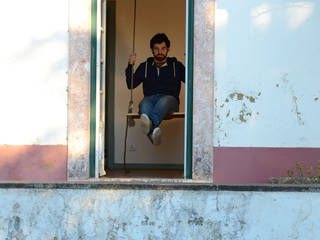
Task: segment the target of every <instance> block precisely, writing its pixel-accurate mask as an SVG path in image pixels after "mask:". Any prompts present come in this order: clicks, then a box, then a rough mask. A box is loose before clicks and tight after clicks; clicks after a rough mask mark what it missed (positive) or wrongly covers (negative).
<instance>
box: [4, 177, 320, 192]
mask: <svg viewBox="0 0 320 240" xmlns="http://www.w3.org/2000/svg"><path fill="white" fill-rule="evenodd" d="M14 188H15V189H75V190H76V189H125V190H186V191H245V192H320V185H278V184H276V185H274V184H241V185H237V184H214V183H208V182H199V181H194V180H182V179H181V180H180V179H179V180H176V179H175V180H172V179H152V180H150V179H118V178H117V179H108V180H107V181H96V180H95V179H93V180H88V181H68V182H0V189H14Z"/></svg>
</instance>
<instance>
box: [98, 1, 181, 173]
mask: <svg viewBox="0 0 320 240" xmlns="http://www.w3.org/2000/svg"><path fill="white" fill-rule="evenodd" d="M168 6H170V7H168ZM102 9H103V7H102ZM133 10H134V1H133V0H108V1H106V8H105V11H106V12H105V13H102V18H101V19H102V22H103V21H104V20H105V22H106V28H105V36H106V39H105V53H106V60H105V66H106V71H105V79H106V81H105V84H106V85H105V148H104V151H105V164H104V168H105V169H106V170H108V171H109V172H110V170H112V169H122V168H123V154H124V153H123V149H124V131H125V123H126V122H125V120H126V118H125V114H126V113H127V112H128V102H129V95H130V92H129V90H128V89H127V87H126V83H125V75H124V70H125V68H126V67H127V59H128V56H129V54H130V53H131V52H132V41H133V30H132V29H133V14H134V12H133ZM103 17H105V19H103ZM158 32H164V33H166V34H167V35H168V37H169V39H170V41H171V51H170V53H169V56H170V57H173V56H174V57H177V58H178V60H179V61H181V62H182V63H183V64H184V65H186V64H185V55H186V54H185V52H186V50H185V49H186V47H185V42H186V1H185V0H174V1H172V0H165V1H161V2H160V5H159V1H156V0H137V6H136V34H135V42H136V46H135V49H136V51H135V52H136V53H137V64H136V66H135V67H137V66H138V65H139V63H141V62H143V61H145V59H146V58H147V57H150V56H152V55H151V51H150V48H149V41H150V38H151V37H152V36H153V35H154V34H156V33H158ZM102 49H103V48H102ZM142 98H143V94H142V86H139V87H138V88H136V89H135V90H134V93H133V100H134V111H133V112H138V104H139V102H140V101H141V99H142ZM180 102H181V103H180V109H179V111H180V112H185V87H184V84H183V83H182V88H181V92H180ZM139 124H140V123H139V120H136V126H135V127H133V128H130V129H129V131H128V140H127V152H126V154H127V155H126V159H127V168H129V169H139V171H140V173H141V172H143V171H146V172H147V171H148V172H149V173H150V172H151V171H154V172H155V175H157V174H159V171H161V170H164V171H167V172H171V173H172V172H174V171H177V172H176V173H180V172H181V176H183V169H184V159H185V156H184V153H185V141H184V139H185V136H184V132H185V124H184V120H183V119H174V120H170V121H164V122H163V123H162V124H161V128H162V129H163V138H162V141H163V143H162V144H161V145H160V146H154V145H152V144H151V143H150V142H149V140H148V139H147V138H146V136H144V135H143V134H142V133H141V131H140V127H139ZM156 172H158V173H156ZM142 175H143V174H142ZM147 175H150V174H147ZM160 175H163V174H160ZM164 175H166V174H164ZM169 175H170V176H172V174H169ZM178 175H179V174H178ZM185 175H186V174H185Z"/></svg>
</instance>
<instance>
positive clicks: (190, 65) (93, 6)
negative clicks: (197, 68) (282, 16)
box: [89, 0, 194, 179]
mask: <svg viewBox="0 0 320 240" xmlns="http://www.w3.org/2000/svg"><path fill="white" fill-rule="evenodd" d="M187 8H188V18H187V21H188V22H187V24H188V26H187V28H188V48H187V49H188V61H187V71H188V79H187V82H188V87H187V91H188V94H187V123H186V125H187V127H186V134H187V138H186V155H187V156H186V164H185V168H186V178H187V179H192V131H193V128H192V124H193V117H192V114H193V47H194V42H193V39H194V0H188V1H187ZM90 49H91V54H90V145H89V177H90V178H94V177H95V170H96V166H95V157H96V94H97V93H96V76H97V71H96V70H97V68H96V64H97V54H96V52H97V0H92V1H91V47H90Z"/></svg>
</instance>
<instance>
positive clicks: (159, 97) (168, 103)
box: [139, 94, 179, 132]
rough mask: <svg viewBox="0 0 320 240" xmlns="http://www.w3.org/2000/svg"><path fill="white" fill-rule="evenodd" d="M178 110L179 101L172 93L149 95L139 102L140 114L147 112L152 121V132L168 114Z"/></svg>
mask: <svg viewBox="0 0 320 240" xmlns="http://www.w3.org/2000/svg"><path fill="white" fill-rule="evenodd" d="M178 111H179V102H178V100H177V99H176V98H175V97H174V96H171V95H164V94H155V95H151V96H147V97H144V98H143V99H142V101H141V102H140V104H139V114H143V113H144V114H146V115H147V116H148V117H149V119H150V120H151V121H152V128H151V132H152V131H153V129H155V128H156V127H158V126H159V125H160V123H161V122H162V120H163V118H164V117H165V116H166V115H167V114H170V113H173V112H178Z"/></svg>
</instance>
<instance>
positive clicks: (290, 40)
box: [214, 0, 320, 147]
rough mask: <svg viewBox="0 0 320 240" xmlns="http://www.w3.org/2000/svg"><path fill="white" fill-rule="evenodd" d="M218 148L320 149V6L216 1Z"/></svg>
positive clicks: (272, 0) (311, 1)
mask: <svg viewBox="0 0 320 240" xmlns="http://www.w3.org/2000/svg"><path fill="white" fill-rule="evenodd" d="M216 3H217V6H216V7H217V8H216V14H215V99H216V100H215V134H214V145H215V146H237V147H242V146H243V147H320V128H319V127H318V124H319V117H320V81H319V77H320V68H319V62H320V45H319V42H320V3H319V1H316V0H308V1H296V0H282V1H278V0H256V1H249V0H246V1H233V0H217V1H216Z"/></svg>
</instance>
